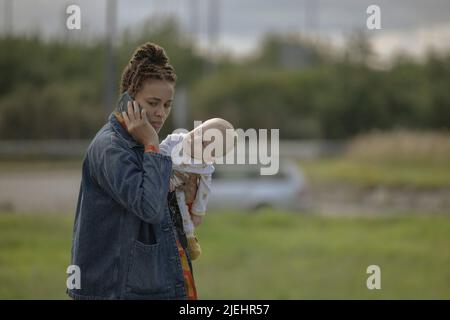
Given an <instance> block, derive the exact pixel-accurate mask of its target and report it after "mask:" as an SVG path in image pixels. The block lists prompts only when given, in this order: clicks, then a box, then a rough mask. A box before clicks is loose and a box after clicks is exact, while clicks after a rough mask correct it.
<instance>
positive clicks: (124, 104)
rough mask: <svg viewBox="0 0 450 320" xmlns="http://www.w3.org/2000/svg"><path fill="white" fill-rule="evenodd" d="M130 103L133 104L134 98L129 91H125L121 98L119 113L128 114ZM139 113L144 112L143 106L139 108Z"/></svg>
mask: <svg viewBox="0 0 450 320" xmlns="http://www.w3.org/2000/svg"><path fill="white" fill-rule="evenodd" d="M128 102H133V98H132V97H131V96H130V94H129V93H128V92H127V91H125V92H124V93H122V94H121V96H120V98H119V103H118V107H117V110H118V111H119V112H128ZM138 106H139V104H138ZM139 111H142V108H141V106H139Z"/></svg>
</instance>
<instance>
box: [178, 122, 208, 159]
mask: <svg viewBox="0 0 450 320" xmlns="http://www.w3.org/2000/svg"><path fill="white" fill-rule="evenodd" d="M183 142H184V143H185V145H184V146H183V147H184V150H185V151H186V152H187V153H188V154H189V156H190V157H191V158H193V159H197V160H202V162H207V163H211V162H213V161H214V156H215V150H213V151H212V152H211V155H207V154H205V157H203V154H204V150H205V148H206V147H207V146H208V145H210V144H211V143H212V142H213V139H211V140H206V139H205V133H204V132H202V130H200V129H198V128H196V129H195V130H193V131H191V132H190V133H189V134H188V135H187V136H186V139H184V141H183Z"/></svg>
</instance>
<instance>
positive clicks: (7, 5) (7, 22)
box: [4, 0, 13, 36]
mask: <svg viewBox="0 0 450 320" xmlns="http://www.w3.org/2000/svg"><path fill="white" fill-rule="evenodd" d="M4 9H5V11H4V28H5V30H4V33H5V36H9V35H12V31H13V30H12V19H13V2H12V0H5V2H4Z"/></svg>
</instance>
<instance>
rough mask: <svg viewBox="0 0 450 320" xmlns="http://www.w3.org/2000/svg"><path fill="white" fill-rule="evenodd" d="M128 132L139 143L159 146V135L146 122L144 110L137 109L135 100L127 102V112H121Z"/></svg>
mask: <svg viewBox="0 0 450 320" xmlns="http://www.w3.org/2000/svg"><path fill="white" fill-rule="evenodd" d="M122 117H123V119H124V120H125V124H126V126H127V130H128V132H129V133H130V134H131V136H132V137H133V138H134V139H135V140H136V141H137V142H139V143H140V144H142V145H144V146H146V145H149V144H151V145H154V146H156V147H158V146H159V137H158V134H157V133H156V131H155V129H154V128H153V127H152V125H151V124H150V122H148V119H147V114H146V113H145V110H144V109H142V111H139V105H138V103H137V102H136V101H133V106H132V105H131V102H128V112H122Z"/></svg>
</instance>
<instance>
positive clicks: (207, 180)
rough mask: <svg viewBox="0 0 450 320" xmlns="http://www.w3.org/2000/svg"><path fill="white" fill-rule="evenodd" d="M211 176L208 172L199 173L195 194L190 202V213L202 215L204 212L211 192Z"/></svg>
mask: <svg viewBox="0 0 450 320" xmlns="http://www.w3.org/2000/svg"><path fill="white" fill-rule="evenodd" d="M211 183H212V178H211V175H210V174H202V175H200V182H199V184H198V189H197V195H196V197H195V200H194V203H193V204H192V210H191V213H192V215H193V216H200V217H202V216H204V215H205V214H206V206H207V204H208V199H209V194H210V193H211Z"/></svg>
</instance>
